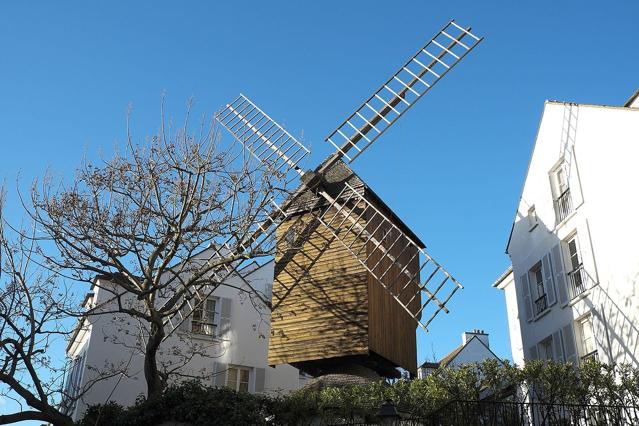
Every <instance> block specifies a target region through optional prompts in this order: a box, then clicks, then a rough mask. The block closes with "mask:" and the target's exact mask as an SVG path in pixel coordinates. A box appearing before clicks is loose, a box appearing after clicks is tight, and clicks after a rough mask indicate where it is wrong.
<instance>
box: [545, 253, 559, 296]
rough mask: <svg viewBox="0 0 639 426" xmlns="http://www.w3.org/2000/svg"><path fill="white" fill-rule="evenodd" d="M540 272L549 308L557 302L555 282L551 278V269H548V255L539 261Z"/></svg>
mask: <svg viewBox="0 0 639 426" xmlns="http://www.w3.org/2000/svg"><path fill="white" fill-rule="evenodd" d="M541 272H542V274H543V276H544V288H545V289H546V297H547V302H548V306H549V307H550V306H552V305H554V304H555V302H556V301H557V296H556V293H555V282H554V280H553V278H552V269H551V268H550V253H548V254H547V255H545V256H544V257H543V258H542V259H541Z"/></svg>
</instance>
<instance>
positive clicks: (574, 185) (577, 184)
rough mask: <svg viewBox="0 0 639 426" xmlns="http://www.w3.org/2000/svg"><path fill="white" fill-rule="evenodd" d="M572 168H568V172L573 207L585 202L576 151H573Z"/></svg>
mask: <svg viewBox="0 0 639 426" xmlns="http://www.w3.org/2000/svg"><path fill="white" fill-rule="evenodd" d="M571 157H572V158H571V159H570V170H567V171H566V172H567V174H568V187H569V188H570V197H571V198H572V209H573V210H575V209H576V208H577V207H579V206H580V205H581V203H583V202H584V197H583V193H582V192H581V180H580V179H579V168H578V167H577V157H576V156H575V153H574V151H573V152H572V153H571Z"/></svg>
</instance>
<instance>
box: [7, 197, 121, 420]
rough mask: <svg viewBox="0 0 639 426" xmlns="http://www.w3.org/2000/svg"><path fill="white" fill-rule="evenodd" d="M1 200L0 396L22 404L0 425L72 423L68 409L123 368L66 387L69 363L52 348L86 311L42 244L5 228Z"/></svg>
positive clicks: (55, 346) (98, 373)
mask: <svg viewBox="0 0 639 426" xmlns="http://www.w3.org/2000/svg"><path fill="white" fill-rule="evenodd" d="M2 199H3V197H2V193H0V396H2V397H4V398H7V399H11V400H13V401H15V402H16V403H17V405H18V406H19V407H20V409H19V410H18V411H16V412H14V413H9V414H2V415H0V424H8V423H15V422H19V421H23V420H40V421H45V422H50V423H52V424H54V425H72V424H73V422H72V420H71V417H69V416H68V415H67V413H66V409H65V408H68V407H70V406H72V405H73V404H75V402H76V400H77V399H78V398H81V397H82V396H83V395H84V394H85V393H86V392H88V391H89V390H90V389H91V388H92V387H93V385H95V384H96V383H98V382H99V381H101V380H104V379H106V378H109V377H113V376H114V375H117V374H120V373H121V371H119V370H116V369H109V371H99V372H96V374H95V375H94V378H93V379H92V380H90V381H87V382H86V383H85V384H84V385H83V386H82V388H77V389H72V388H71V387H69V386H68V385H67V386H65V383H64V382H65V375H66V373H67V371H68V363H67V362H65V359H64V357H56V356H55V355H52V353H53V354H55V353H56V350H58V348H59V347H60V346H62V347H64V346H63V345H64V344H65V342H66V340H67V339H68V337H69V336H70V335H71V333H72V332H73V330H74V324H75V321H74V318H76V317H78V316H81V315H83V313H82V312H79V311H78V310H77V299H76V298H75V297H74V296H73V293H72V292H71V291H69V290H70V289H69V287H68V286H67V285H66V284H65V282H64V280H61V279H60V278H59V277H58V276H57V275H56V274H54V273H52V272H51V271H49V270H48V269H46V268H43V267H42V266H41V264H42V260H43V259H42V256H41V255H40V253H41V248H40V247H38V245H37V244H36V241H35V240H34V238H32V234H31V235H29V234H27V233H26V232H24V231H21V230H13V229H11V228H10V227H7V224H6V223H5V222H4V220H3V216H2V211H3V209H2V201H3V200H2ZM9 234H10V235H9ZM59 352H60V351H59V350H58V353H59ZM25 406H28V407H30V408H29V409H27V408H26V407H25Z"/></svg>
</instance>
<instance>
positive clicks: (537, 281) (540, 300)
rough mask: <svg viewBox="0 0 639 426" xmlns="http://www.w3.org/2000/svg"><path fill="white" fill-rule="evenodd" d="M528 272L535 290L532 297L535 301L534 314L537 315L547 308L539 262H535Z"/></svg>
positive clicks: (542, 274)
mask: <svg viewBox="0 0 639 426" xmlns="http://www.w3.org/2000/svg"><path fill="white" fill-rule="evenodd" d="M529 274H530V282H531V284H532V287H533V288H534V289H536V291H537V294H536V297H535V296H533V297H534V301H535V314H536V315H539V314H541V313H542V312H543V311H545V310H546V309H547V308H548V300H547V297H546V288H545V286H544V273H543V270H542V267H541V262H539V263H538V264H536V265H535V266H534V267H533V268H532V269H531V270H530V272H529ZM531 291H532V290H531Z"/></svg>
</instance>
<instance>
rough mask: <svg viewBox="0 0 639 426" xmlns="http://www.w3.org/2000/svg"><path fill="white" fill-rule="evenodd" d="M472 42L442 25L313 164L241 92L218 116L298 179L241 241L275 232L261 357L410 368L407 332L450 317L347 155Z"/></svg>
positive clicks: (442, 278) (431, 269) (407, 236)
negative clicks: (306, 166)
mask: <svg viewBox="0 0 639 426" xmlns="http://www.w3.org/2000/svg"><path fill="white" fill-rule="evenodd" d="M481 40H482V39H481V38H479V37H477V36H476V35H474V34H473V33H472V32H471V29H470V28H464V27H462V26H460V25H458V24H457V23H456V22H455V21H450V22H448V23H447V24H446V25H445V26H444V27H443V28H442V29H441V30H440V31H439V32H437V34H436V35H435V37H433V38H432V39H431V40H430V41H429V42H428V43H426V44H425V45H424V46H423V47H422V48H420V49H419V50H418V51H417V53H416V54H415V55H413V56H412V57H411V58H410V59H409V60H408V61H407V62H406V63H405V64H404V65H402V66H401V68H400V69H399V71H397V72H396V73H395V74H394V75H393V76H392V77H391V78H390V79H388V80H387V81H386V82H385V83H384V84H382V86H381V87H380V88H379V89H378V90H377V91H375V92H374V93H373V95H371V96H370V97H369V98H368V99H367V100H366V101H365V102H364V103H363V104H362V105H361V106H360V107H359V108H358V109H357V110H356V111H355V112H354V113H352V114H351V115H350V116H349V117H348V118H347V119H346V120H345V121H344V122H343V123H341V124H340V125H339V126H338V127H337V129H336V130H335V131H333V132H332V133H331V134H330V135H329V136H328V137H327V138H326V140H327V141H328V142H330V143H331V144H332V145H333V146H334V147H335V148H336V151H335V152H334V153H333V154H332V155H330V156H329V157H328V158H326V159H325V160H324V161H323V162H322V163H321V164H320V165H319V166H318V167H317V168H316V169H315V170H314V171H304V170H302V168H301V167H300V166H299V164H300V162H301V161H302V160H303V159H304V158H305V157H306V155H307V154H308V153H309V151H308V149H306V147H304V146H303V145H302V144H301V143H300V142H299V141H297V140H296V139H295V138H293V136H291V135H290V134H289V133H288V132H286V130H284V129H283V128H282V127H281V126H279V125H278V124H277V123H276V122H275V121H274V120H272V119H271V118H270V117H269V116H268V115H266V114H265V113H264V112H263V111H262V110H261V109H260V108H258V107H257V106H256V105H255V104H253V103H252V102H251V101H250V100H248V99H247V98H246V97H245V96H243V95H240V96H239V97H238V98H237V99H236V100H235V101H233V102H232V103H230V104H228V105H227V106H226V107H225V108H223V109H222V110H221V111H220V112H218V113H217V114H216V120H217V121H218V122H219V123H220V124H221V125H222V126H223V127H225V128H226V129H227V130H228V131H229V132H230V133H231V134H233V136H234V137H235V139H237V140H238V141H239V142H240V143H241V144H242V145H243V146H244V147H245V148H246V149H247V150H248V151H250V152H251V153H252V154H253V155H254V156H255V157H256V158H257V159H258V160H259V161H260V162H261V163H262V164H263V165H264V166H266V167H268V168H269V169H271V170H272V171H275V172H277V173H280V174H282V175H290V176H294V177H299V178H300V180H301V184H300V185H299V187H298V188H297V189H296V190H295V191H293V192H292V193H291V194H290V195H289V196H288V197H287V198H286V199H285V200H284V201H283V202H281V203H275V202H274V205H275V208H274V209H273V211H272V212H270V214H269V215H268V217H267V219H266V220H265V221H263V222H261V223H259V224H258V225H257V227H256V229H255V232H254V234H253V237H252V238H251V239H250V240H249V241H248V242H247V243H244V244H243V245H241V247H240V250H241V249H242V248H243V247H248V245H251V246H252V247H253V246H255V245H259V244H262V242H263V241H265V239H266V238H269V237H273V236H274V237H276V239H277V253H276V257H275V262H276V263H275V277H274V285H273V297H272V305H273V315H272V320H271V330H272V333H271V338H270V341H269V363H270V364H282V363H290V364H292V365H294V366H296V367H299V368H301V369H302V370H304V371H307V372H309V373H311V374H313V375H319V374H323V373H326V372H331V371H335V369H336V367H339V366H343V365H360V366H364V367H366V368H369V369H372V370H374V371H376V372H377V373H379V374H380V375H383V376H394V375H395V374H396V369H395V368H396V367H402V368H404V369H406V370H408V371H410V372H412V373H413V374H414V373H416V342H415V327H416V326H417V325H419V326H421V327H422V328H424V329H427V328H428V326H429V324H430V323H431V321H432V320H433V319H434V318H435V316H436V315H437V314H438V313H439V312H440V311H444V312H446V313H447V312H448V309H447V308H446V303H447V302H448V301H449V300H450V298H451V297H452V296H453V295H454V294H455V292H456V291H457V290H458V289H459V288H461V285H460V284H459V283H458V282H457V281H456V280H455V279H454V278H453V277H452V276H451V274H449V273H448V272H447V271H446V270H445V269H444V268H443V267H442V266H441V265H440V264H439V263H437V262H436V261H435V260H434V259H433V258H432V257H431V256H430V255H429V254H428V253H427V252H426V251H425V250H424V244H423V243H422V242H421V241H420V240H419V238H418V237H417V236H416V235H414V234H413V232H412V231H411V230H410V229H409V228H408V227H407V226H406V225H405V224H404V223H403V222H402V221H401V220H400V219H399V218H398V217H397V216H396V215H395V214H394V213H393V212H392V210H391V209H390V208H389V207H388V206H387V205H386V204H385V203H384V202H383V201H382V200H381V199H380V198H379V197H378V196H377V195H376V194H375V193H374V192H373V190H372V189H371V188H370V187H368V185H366V184H365V183H364V182H363V181H362V180H361V179H360V178H359V177H358V176H357V175H356V174H355V173H354V172H353V171H352V169H351V168H350V167H349V166H348V165H347V163H346V162H345V161H344V160H346V161H348V162H349V163H352V162H353V161H354V160H355V159H356V158H358V157H359V156H360V155H361V154H362V153H363V152H364V151H365V150H366V149H367V148H368V147H369V146H370V145H371V144H372V143H373V142H375V141H376V140H377V139H378V138H379V136H381V135H382V134H383V133H384V132H385V131H386V130H387V129H388V128H389V127H390V126H391V125H392V124H393V123H394V122H395V121H396V120H397V119H398V118H399V117H401V116H402V115H403V114H404V113H405V112H406V111H407V110H408V109H410V108H411V107H412V106H413V105H414V104H415V102H417V100H419V99H420V98H421V97H422V96H423V95H424V94H425V93H427V92H428V91H429V90H430V89H431V88H432V87H433V86H434V85H435V84H436V83H437V82H438V81H439V80H440V79H441V78H442V77H443V76H444V75H446V74H447V73H448V72H449V71H450V70H451V69H452V68H453V67H454V66H455V65H456V64H457V63H458V62H459V61H461V59H463V58H464V57H465V56H466V55H467V54H468V53H469V52H470V51H471V50H473V48H474V47H475V46H477V44H479V42H481ZM291 180H292V179H288V181H291ZM224 247H225V250H232V248H230V247H229V246H224ZM231 273H233V271H232V270H224V271H220V272H219V277H217V278H218V279H223V278H224V276H226V274H231ZM194 296H197V292H195V293H194ZM198 300H200V299H197V300H196V301H195V302H194V303H199V302H198ZM178 320H179V318H178ZM178 322H179V321H178Z"/></svg>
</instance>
